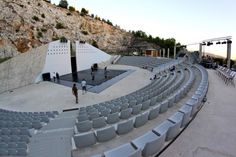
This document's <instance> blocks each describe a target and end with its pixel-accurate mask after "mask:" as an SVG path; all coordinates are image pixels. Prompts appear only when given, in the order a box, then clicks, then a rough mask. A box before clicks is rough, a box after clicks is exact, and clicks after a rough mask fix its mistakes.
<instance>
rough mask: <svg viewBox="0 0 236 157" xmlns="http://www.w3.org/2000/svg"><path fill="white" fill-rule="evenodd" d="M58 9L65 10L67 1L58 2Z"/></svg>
mask: <svg viewBox="0 0 236 157" xmlns="http://www.w3.org/2000/svg"><path fill="white" fill-rule="evenodd" d="M59 7H61V8H65V9H67V7H68V2H67V0H60V2H59Z"/></svg>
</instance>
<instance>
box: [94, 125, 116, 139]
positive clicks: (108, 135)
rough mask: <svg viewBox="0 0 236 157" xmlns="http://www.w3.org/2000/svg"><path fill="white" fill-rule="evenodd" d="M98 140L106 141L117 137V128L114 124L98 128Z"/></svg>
mask: <svg viewBox="0 0 236 157" xmlns="http://www.w3.org/2000/svg"><path fill="white" fill-rule="evenodd" d="M96 134H97V140H98V142H105V141H109V140H111V139H113V138H114V137H116V130H115V127H114V126H109V127H106V128H102V129H98V130H97V131H96Z"/></svg>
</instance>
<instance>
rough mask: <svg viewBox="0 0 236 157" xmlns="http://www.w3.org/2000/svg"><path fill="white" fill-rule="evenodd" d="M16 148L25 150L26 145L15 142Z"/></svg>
mask: <svg viewBox="0 0 236 157" xmlns="http://www.w3.org/2000/svg"><path fill="white" fill-rule="evenodd" d="M16 145H17V148H24V149H27V144H26V143H25V142H16Z"/></svg>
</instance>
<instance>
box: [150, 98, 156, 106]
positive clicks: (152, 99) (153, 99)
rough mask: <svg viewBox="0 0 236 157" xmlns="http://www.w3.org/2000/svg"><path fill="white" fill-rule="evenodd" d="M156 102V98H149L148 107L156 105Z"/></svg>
mask: <svg viewBox="0 0 236 157" xmlns="http://www.w3.org/2000/svg"><path fill="white" fill-rule="evenodd" d="M156 102H157V96H155V97H152V98H151V101H150V106H154V105H156Z"/></svg>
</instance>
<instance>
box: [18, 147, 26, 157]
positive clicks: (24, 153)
mask: <svg viewBox="0 0 236 157" xmlns="http://www.w3.org/2000/svg"><path fill="white" fill-rule="evenodd" d="M16 150H17V155H19V156H26V155H27V150H26V149H24V148H16Z"/></svg>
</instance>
